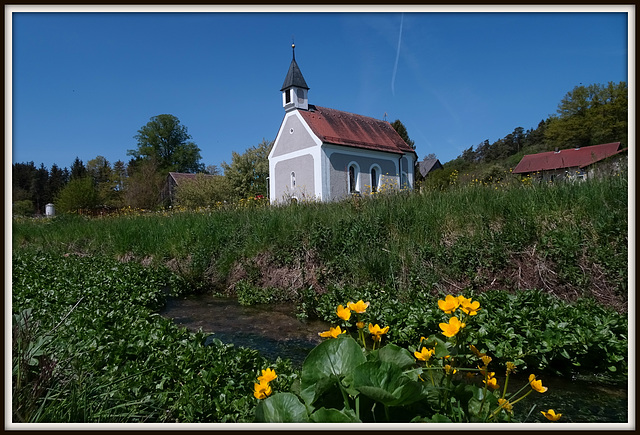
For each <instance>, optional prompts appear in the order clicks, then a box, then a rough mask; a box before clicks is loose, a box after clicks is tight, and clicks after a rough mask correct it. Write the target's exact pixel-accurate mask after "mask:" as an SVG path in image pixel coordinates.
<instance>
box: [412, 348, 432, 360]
mask: <svg viewBox="0 0 640 435" xmlns="http://www.w3.org/2000/svg"><path fill="white" fill-rule="evenodd" d="M434 353H436V350H435V349H427V348H426V347H423V348H422V350H421V351H420V352H418V351H416V352H413V355H414V356H415V357H416V359H419V360H420V361H429V359H430V358H431V357H432V356H433V354H434Z"/></svg>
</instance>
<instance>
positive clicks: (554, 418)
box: [540, 409, 562, 421]
mask: <svg viewBox="0 0 640 435" xmlns="http://www.w3.org/2000/svg"><path fill="white" fill-rule="evenodd" d="M540 412H541V413H542V415H544V416H545V417H547V419H549V420H551V421H558V420H560V417H562V414H556V412H555V411H554V410H553V409H550V410H548V411H547V412H545V411H540Z"/></svg>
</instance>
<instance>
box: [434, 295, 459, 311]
mask: <svg viewBox="0 0 640 435" xmlns="http://www.w3.org/2000/svg"><path fill="white" fill-rule="evenodd" d="M459 306H460V301H459V300H458V298H456V297H453V296H451V295H447V296H446V297H445V298H444V300H442V299H440V300H439V301H438V308H440V309H441V310H442V311H444V312H445V313H447V314H451V313H453V312H454V311H455V310H456V308H458V307H459Z"/></svg>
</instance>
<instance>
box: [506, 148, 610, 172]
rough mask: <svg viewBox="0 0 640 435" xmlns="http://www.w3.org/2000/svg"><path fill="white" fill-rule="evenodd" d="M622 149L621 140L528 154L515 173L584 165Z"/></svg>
mask: <svg viewBox="0 0 640 435" xmlns="http://www.w3.org/2000/svg"><path fill="white" fill-rule="evenodd" d="M619 150H620V142H613V143H606V144H602V145H592V146H588V147H582V148H570V149H565V150H560V151H548V152H545V153H538V154H527V155H526V156H524V157H523V158H522V160H520V163H518V165H517V166H516V167H515V168H514V169H513V173H515V174H526V173H529V172H538V171H549V170H553V169H562V168H575V167H583V166H586V165H589V164H591V163H594V162H597V161H600V160H603V159H606V158H607V157H609V156H612V155H613V154H616V153H617V152H618V151H619Z"/></svg>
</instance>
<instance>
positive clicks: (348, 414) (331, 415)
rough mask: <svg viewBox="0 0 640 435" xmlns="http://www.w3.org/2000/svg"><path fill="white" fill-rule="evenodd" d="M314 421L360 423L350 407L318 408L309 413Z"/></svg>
mask: <svg viewBox="0 0 640 435" xmlns="http://www.w3.org/2000/svg"><path fill="white" fill-rule="evenodd" d="M311 421H312V422H314V423H362V421H361V420H360V419H359V418H358V417H357V416H356V413H355V411H354V410H352V409H341V410H338V409H334V408H329V409H327V408H324V407H322V408H320V409H318V410H317V411H316V412H314V413H313V414H311Z"/></svg>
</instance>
